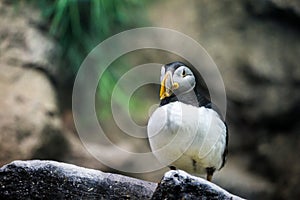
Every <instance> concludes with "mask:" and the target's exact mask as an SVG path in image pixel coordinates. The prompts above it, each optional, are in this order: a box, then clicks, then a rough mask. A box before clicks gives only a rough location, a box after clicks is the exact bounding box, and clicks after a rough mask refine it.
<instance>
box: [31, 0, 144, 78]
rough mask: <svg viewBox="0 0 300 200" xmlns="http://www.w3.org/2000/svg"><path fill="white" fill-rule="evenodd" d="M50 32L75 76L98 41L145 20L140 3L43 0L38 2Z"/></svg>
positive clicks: (123, 0) (125, 0) (129, 0)
mask: <svg viewBox="0 0 300 200" xmlns="http://www.w3.org/2000/svg"><path fill="white" fill-rule="evenodd" d="M36 3H37V4H38V5H39V7H40V8H41V10H42V14H43V17H44V18H45V19H46V20H47V22H48V23H49V31H50V33H51V34H52V35H53V36H54V37H55V38H57V40H58V42H59V43H60V44H61V46H62V48H63V56H62V57H63V58H67V61H68V62H69V63H68V64H69V65H67V66H70V69H69V70H70V71H71V72H72V73H76V72H77V70H78V68H79V66H80V64H81V62H82V61H83V59H84V58H85V56H86V55H87V54H88V53H89V52H90V51H91V49H92V48H94V47H95V46H96V45H97V44H99V42H101V41H103V40H104V39H105V38H107V37H109V36H111V35H113V34H115V33H118V32H120V31H123V30H126V29H129V28H133V27H137V26H139V25H141V24H142V23H143V22H144V21H143V20H142V17H141V15H140V14H141V13H140V11H141V10H142V8H143V3H142V1H138V0H122V1H120V0H54V1H50V0H44V1H38V2H36Z"/></svg>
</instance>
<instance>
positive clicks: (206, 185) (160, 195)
mask: <svg viewBox="0 0 300 200" xmlns="http://www.w3.org/2000/svg"><path fill="white" fill-rule="evenodd" d="M152 199H153V200H154V199H157V200H159V199H186V200H187V199H215V200H217V199H224V200H227V199H228V200H229V199H231V200H242V198H240V197H238V196H235V195H232V194H230V193H229V192H227V191H225V190H223V189H222V188H220V187H218V186H217V185H215V184H213V183H211V182H208V181H206V180H204V179H201V178H198V177H195V176H191V175H189V174H187V173H186V172H184V171H181V170H174V171H169V172H167V173H166V174H165V176H164V177H163V179H162V181H161V182H160V184H159V185H158V187H157V189H156V191H155V193H154V194H153V197H152Z"/></svg>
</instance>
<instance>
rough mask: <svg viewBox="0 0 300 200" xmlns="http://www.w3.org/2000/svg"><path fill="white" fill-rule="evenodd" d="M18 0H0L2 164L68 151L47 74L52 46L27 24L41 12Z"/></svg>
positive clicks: (50, 72) (52, 157) (59, 156)
mask: <svg viewBox="0 0 300 200" xmlns="http://www.w3.org/2000/svg"><path fill="white" fill-rule="evenodd" d="M21 4H22V3H21ZM21 4H20V5H18V4H17V5H16V7H14V6H11V5H7V4H5V3H3V2H2V1H0V108H1V109H0V165H3V164H5V163H8V162H11V161H12V160H16V159H31V158H34V157H35V158H48V159H57V160H59V159H62V158H63V156H64V155H65V153H66V152H68V142H67V140H66V139H65V138H64V136H63V135H62V126H61V119H60V115H59V108H58V102H57V95H56V91H55V88H54V86H53V83H52V81H51V80H50V79H49V76H48V75H49V74H53V75H54V71H55V70H54V65H53V60H55V59H54V58H53V57H54V54H53V53H52V52H55V47H54V46H55V45H54V43H53V42H52V41H51V40H50V39H49V38H47V37H45V36H43V34H42V33H41V32H40V31H39V30H38V29H37V28H36V27H35V26H33V25H32V24H31V21H32V20H33V19H34V16H38V14H39V13H38V12H36V11H35V10H33V9H30V8H29V7H26V6H24V7H22V6H21ZM18 9H19V10H18ZM16 10H18V12H16ZM51 69H53V70H51ZM53 147H55V148H53Z"/></svg>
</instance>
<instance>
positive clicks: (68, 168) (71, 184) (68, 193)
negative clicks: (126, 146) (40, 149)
mask: <svg viewBox="0 0 300 200" xmlns="http://www.w3.org/2000/svg"><path fill="white" fill-rule="evenodd" d="M156 186H157V184H156V183H151V182H147V181H142V180H138V179H134V178H129V177H125V176H121V175H117V174H111V173H104V172H101V171H97V170H93V169H86V168H82V167H77V166H75V165H70V164H64V163H59V162H54V161H39V160H34V161H15V162H12V163H11V164H9V165H6V166H4V167H2V168H1V169H0V198H1V199H150V198H151V196H152V194H153V192H154V190H155V188H156Z"/></svg>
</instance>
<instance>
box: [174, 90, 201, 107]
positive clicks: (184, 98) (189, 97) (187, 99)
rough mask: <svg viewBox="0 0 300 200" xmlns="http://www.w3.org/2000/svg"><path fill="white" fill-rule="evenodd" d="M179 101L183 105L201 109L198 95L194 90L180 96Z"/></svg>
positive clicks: (178, 96)
mask: <svg viewBox="0 0 300 200" xmlns="http://www.w3.org/2000/svg"><path fill="white" fill-rule="evenodd" d="M177 99H178V101H180V102H182V103H185V104H189V105H192V106H196V107H199V102H198V99H197V95H196V93H195V91H194V90H191V91H189V92H187V93H183V94H178V95H177Z"/></svg>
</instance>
